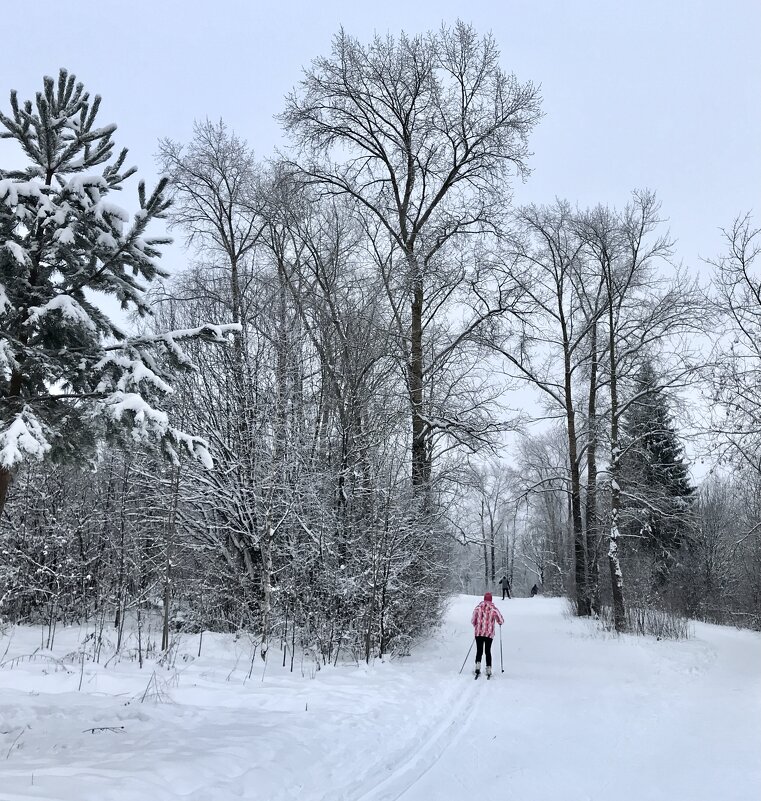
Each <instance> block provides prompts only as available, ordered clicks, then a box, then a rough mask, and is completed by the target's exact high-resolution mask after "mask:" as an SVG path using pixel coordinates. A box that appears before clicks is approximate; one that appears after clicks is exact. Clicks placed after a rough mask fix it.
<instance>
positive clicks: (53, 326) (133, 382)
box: [0, 70, 236, 514]
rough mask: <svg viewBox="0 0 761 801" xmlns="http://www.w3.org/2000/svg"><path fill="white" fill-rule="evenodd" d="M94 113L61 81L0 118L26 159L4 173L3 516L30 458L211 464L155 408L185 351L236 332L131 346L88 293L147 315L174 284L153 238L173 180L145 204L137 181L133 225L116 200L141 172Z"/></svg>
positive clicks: (213, 331) (174, 336) (84, 96)
mask: <svg viewBox="0 0 761 801" xmlns="http://www.w3.org/2000/svg"><path fill="white" fill-rule="evenodd" d="M100 102H101V99H100V97H99V96H97V95H96V96H95V97H94V98H93V99H92V100H91V98H90V95H89V93H88V92H86V91H85V89H84V87H83V85H82V84H81V83H78V82H77V81H76V79H75V76H74V75H69V74H68V72H67V71H66V70H61V71H60V74H59V76H58V80H57V81H56V80H54V79H53V78H50V77H46V78H45V79H44V87H43V90H42V91H41V92H38V93H37V94H36V97H35V99H34V101H31V100H27V101H25V102H24V103H23V104H20V102H19V99H18V97H17V94H16V92H15V91H12V92H11V97H10V104H11V113H10V116H7V115H6V114H4V113H1V112H0V136H2V137H3V138H6V139H14V140H16V141H17V142H18V144H19V145H20V146H21V148H22V150H23V152H24V154H25V155H26V157H27V158H28V161H29V163H28V166H26V167H25V168H24V169H21V170H2V169H0V514H1V513H2V509H3V506H4V503H5V498H6V495H7V490H8V487H9V484H10V481H11V478H12V473H13V471H14V469H15V468H16V467H17V466H18V465H19V464H20V463H21V462H23V461H24V460H25V459H27V458H29V457H35V458H38V459H39V458H45V457H49V458H58V459H64V460H68V461H71V460H74V461H80V462H81V461H84V460H86V459H87V458H88V457H90V456H91V455H92V454H93V452H94V449H95V446H96V444H97V442H98V441H99V440H101V439H102V438H111V439H117V440H122V441H124V440H128V441H138V442H145V443H149V442H150V443H154V444H161V445H162V447H163V449H164V451H165V452H166V453H167V454H168V455H169V456H170V457H171V458H172V459H175V460H176V459H177V458H178V454H177V449H178V448H179V449H181V450H185V451H187V452H189V453H190V454H192V455H193V456H195V457H197V458H199V459H201V460H203V461H205V462H206V463H210V461H211V460H210V456H209V453H208V450H207V447H206V444H205V442H204V440H202V439H200V438H199V437H195V436H191V435H188V434H185V433H183V432H182V431H180V430H178V429H177V428H174V427H173V426H172V425H171V424H170V422H169V419H168V417H167V415H166V413H165V412H163V411H161V410H160V409H159V408H158V407H157V405H156V404H157V402H158V401H159V400H160V398H161V396H162V395H165V394H166V393H168V392H170V391H171V387H170V385H169V383H168V380H169V379H170V378H171V375H172V373H173V371H175V370H176V369H181V368H185V369H187V368H190V367H191V364H190V362H189V360H188V358H187V357H186V355H185V354H184V352H183V350H182V348H181V346H180V342H181V340H182V339H185V338H188V337H202V338H205V339H208V340H212V341H218V342H223V341H226V334H227V332H228V331H229V330H232V329H234V328H236V326H229V325H228V326H225V325H221V326H217V325H205V326H201V327H199V328H194V329H190V330H184V331H173V332H167V333H164V334H160V335H149V336H140V337H132V338H130V337H127V336H126V335H125V334H124V333H123V332H122V331H121V330H120V329H119V328H118V327H117V326H116V325H115V324H114V322H113V321H112V320H111V319H109V317H108V316H107V315H106V314H105V313H104V312H103V311H102V309H100V308H99V306H98V305H97V302H96V298H97V295H95V294H93V293H100V294H101V295H107V296H111V297H112V298H115V299H116V300H117V301H118V302H119V303H120V304H121V306H122V308H124V309H130V310H134V311H137V313H138V314H140V315H146V314H149V313H150V309H149V307H148V304H147V302H146V299H145V290H146V288H147V287H148V286H149V285H150V283H151V282H152V281H154V280H155V279H157V278H159V277H162V276H164V275H165V274H166V273H165V272H164V271H163V270H162V268H161V267H160V266H159V262H158V259H159V257H160V246H161V245H164V244H167V243H168V241H169V240H167V239H165V238H160V237H159V238H157V237H153V236H149V235H148V234H147V229H148V226H149V224H150V223H151V222H152V221H153V220H156V219H159V218H161V217H162V216H163V214H164V212H165V211H166V209H167V207H168V205H169V201H168V200H167V198H166V196H165V190H166V185H167V179H166V178H164V179H161V180H160V181H159V183H158V185H157V186H156V188H155V189H154V191H153V192H151V193H147V192H146V188H145V184H144V182H142V181H141V182H140V184H139V186H138V199H139V205H140V208H139V210H138V211H137V212H136V213H135V214H134V216H133V217H132V218H131V219H130V215H129V214H128V213H127V212H126V211H125V210H124V209H122V208H121V207H120V206H118V205H116V204H114V203H113V202H112V201H111V200H110V197H109V196H110V194H111V193H112V192H115V191H119V190H121V189H122V184H123V183H124V181H125V180H126V179H127V178H129V177H130V176H131V175H133V174H134V173H135V171H136V169H135V168H134V167H130V168H126V169H125V167H124V165H125V161H126V158H127V151H126V150H122V151H121V152H120V153H119V154H118V155H115V154H114V142H113V138H112V137H113V134H114V131H115V130H116V126H115V125H106V126H103V127H98V126H97V125H96V118H97V115H98V110H99V107H100ZM3 129H4V130H3Z"/></svg>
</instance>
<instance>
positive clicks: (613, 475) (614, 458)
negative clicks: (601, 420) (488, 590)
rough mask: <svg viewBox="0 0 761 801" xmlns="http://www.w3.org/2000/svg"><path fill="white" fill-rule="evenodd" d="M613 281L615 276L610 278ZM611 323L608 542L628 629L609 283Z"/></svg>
mask: <svg viewBox="0 0 761 801" xmlns="http://www.w3.org/2000/svg"><path fill="white" fill-rule="evenodd" d="M609 281H612V278H609ZM608 303H609V307H608V326H609V337H610V341H609V343H608V344H609V347H610V540H609V543H608V566H609V568H610V581H611V590H612V593H613V623H614V625H615V628H616V631H618V632H622V631H625V630H626V608H625V606H624V577H623V573H622V572H621V562H620V560H619V558H618V535H619V529H618V525H619V512H620V509H621V489H620V487H619V484H618V479H619V475H620V464H621V448H620V445H619V424H618V413H619V412H618V371H617V364H616V349H615V347H616V341H615V329H614V316H613V294H612V287H611V286H610V284H609V292H608Z"/></svg>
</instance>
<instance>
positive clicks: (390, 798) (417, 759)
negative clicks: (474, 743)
mask: <svg viewBox="0 0 761 801" xmlns="http://www.w3.org/2000/svg"><path fill="white" fill-rule="evenodd" d="M466 680H467V676H466ZM477 684H478V682H476V681H473V680H472V679H471V681H470V689H469V690H467V691H465V692H463V693H461V694H460V697H459V699H458V701H457V702H456V705H455V707H454V714H452V715H448V716H447V719H446V720H445V721H444V722H443V723H442V724H440V725H439V726H438V727H437V730H435V731H434V733H433V734H432V735H431V736H430V737H429V739H428V740H427V741H426V742H425V743H424V744H423V745H421V746H420V747H419V748H416V749H415V750H414V751H413V752H412V753H411V754H409V756H407V757H406V758H405V759H404V760H403V761H402V762H401V764H400V765H399V766H398V767H397V768H396V769H395V770H394V771H393V772H392V773H391V774H390V775H388V776H386V777H385V778H383V779H382V780H381V781H380V782H378V783H377V784H376V785H375V786H374V787H372V788H370V789H369V790H367V791H365V792H364V793H363V794H362V795H360V796H358V797H356V799H355V801H397V799H399V798H401V797H402V796H403V795H405V793H407V791H408V790H410V789H411V788H412V787H414V786H415V784H417V782H418V781H419V780H420V779H421V778H422V777H423V776H425V774H426V773H428V771H429V770H431V768H433V767H434V766H435V765H436V763H437V762H438V761H439V760H440V759H441V757H442V755H443V754H444V753H445V752H446V751H447V750H448V749H449V748H450V747H451V746H452V745H454V744H455V743H457V742H458V741H459V739H460V738H461V737H462V735H463V733H464V732H465V731H466V730H467V728H468V724H469V723H470V721H471V719H472V718H473V716H474V715H475V714H476V711H477V710H478V708H479V707H480V705H481V703H482V702H481V700H480V699H477V700H474V696H476V695H477V694H478V689H477V687H476V685H477ZM481 694H483V691H482V692H481Z"/></svg>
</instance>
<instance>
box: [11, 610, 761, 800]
mask: <svg viewBox="0 0 761 801" xmlns="http://www.w3.org/2000/svg"><path fill="white" fill-rule="evenodd" d="M478 600H479V599H477V598H475V597H468V596H460V597H458V598H455V599H454V600H453V602H452V604H451V607H450V610H449V613H448V615H447V619H446V621H445V624H444V626H443V627H442V629H441V630H440V631H438V632H436V634H435V635H434V636H433V637H432V638H431V639H430V640H429V641H428V642H425V643H422V644H421V645H420V646H419V647H418V648H417V649H416V651H415V653H414V654H413V656H411V657H409V658H407V659H404V660H398V661H393V662H391V663H385V664H376V665H374V666H372V667H370V668H368V667H365V666H356V665H344V666H340V665H339V666H338V667H337V668H329V669H323V670H321V671H319V672H317V673H313V672H312V671H310V670H309V668H308V667H306V666H305V668H304V670H303V671H302V670H301V669H297V671H296V672H294V673H290V672H289V671H288V670H287V669H283V668H282V667H281V666H280V665H279V664H276V662H279V661H280V660H279V659H278V656H279V655H278V654H277V653H276V654H275V659H273V660H272V661H271V663H270V664H269V665H268V666H267V669H266V672H265V673H262V667H263V666H262V665H261V664H260V663H256V664H255V665H254V669H253V672H252V674H251V678H249V672H250V670H251V667H250V663H249V653H250V646H249V645H248V644H247V643H245V642H243V640H238V639H235V638H233V637H231V636H221V635H215V636H212V635H209V634H207V635H206V636H205V638H204V646H203V656H202V657H201V658H200V659H199V658H197V651H198V640H197V638H194V637H189V638H187V639H186V640H185V641H184V642H182V643H181V644H180V646H179V649H178V650H179V658H178V660H177V666H176V667H175V668H173V669H167V668H161V667H158V666H154V665H149V666H147V667H146V668H144V669H143V670H140V669H139V668H138V667H137V665H136V664H135V663H134V662H133V661H130V660H129V659H123V660H122V661H121V662H116V661H113V662H111V663H110V664H109V665H108V666H105V665H94V664H92V663H84V665H81V664H78V663H77V662H76V661H72V660H71V659H69V660H67V659H66V658H63V659H61V657H65V654H66V653H67V652H70V651H71V650H72V647H73V645H75V644H76V642H77V638H78V637H80V636H81V632H79V631H77V630H75V629H71V630H69V629H67V630H65V631H64V632H62V633H61V634H60V635H59V640H58V642H59V647H58V648H57V653H56V657H57V659H56V660H55V661H54V660H53V659H52V658H51V657H52V656H53V655H52V654H51V655H45V654H42V653H40V652H37V653H36V654H34V655H33V656H34V658H27V657H28V655H30V654H32V652H33V651H34V649H35V643H34V640H35V639H36V643H37V644H39V630H33V629H21V628H17V629H10V630H9V631H8V632H6V634H5V635H4V637H3V638H0V654H2V653H5V657H4V659H3V660H0V663H1V664H0V801H22V799H23V801H28V800H29V799H38V801H39V799H45V800H46V801H74V799H76V801H90V800H92V801H96V799H97V801H138V799H140V801H177V800H178V799H184V801H228V800H231V799H258V800H259V801H285V800H286V799H299V801H396V799H399V800H400V801H424V799H436V800H437V801H460V799H470V798H476V797H479V798H512V799H531V801H559V799H563V801H592V800H593V801H598V799H599V800H600V801H603V800H604V801H609V799H616V801H659V800H660V799H663V801H709V799H710V801H716V799H721V801H757V799H758V798H760V797H761V635H758V634H755V633H751V632H741V631H735V630H733V629H728V628H722V627H717V626H704V625H697V626H696V632H695V634H696V636H695V637H694V638H693V639H691V640H690V641H688V642H685V643H672V642H655V641H653V640H645V639H641V638H634V637H622V638H616V637H612V636H608V635H603V634H601V633H600V632H599V630H597V628H596V627H595V625H594V624H592V623H591V622H585V621H580V620H576V619H573V618H571V617H570V616H569V615H567V614H565V612H564V609H565V604H564V602H562V601H560V600H555V599H543V598H533V599H521V600H514V601H505V602H500V601H498V602H497V604H498V606H499V607H500V608H501V609H502V611H503V613H504V615H505V626H504V628H503V646H504V662H505V672H504V674H502V673H500V671H499V641H498V640H497V641H495V645H494V657H495V677H494V678H493V679H492V680H491V681H489V682H487V681H486V679H485V678H482V679H479V681H477V682H476V681H473V678H472V675H471V674H470V672H469V671H470V669H471V666H472V665H471V662H472V655H471V659H470V660H469V663H468V666H467V668H466V670H465V671H463V673H462V675H458V673H457V671H458V670H459V668H460V665H461V664H462V661H463V658H464V657H465V653H466V651H467V649H468V646H469V644H470V641H471V627H470V624H469V620H470V613H471V611H472V609H473V606H474V605H475V604H476V603H477V601H478ZM14 657H20V658H17V659H14ZM80 670H82V674H81V676H80ZM80 681H81V683H82V689H81V691H79V690H78V687H79V684H80ZM146 691H147V692H146ZM93 727H94V728H96V731H95V732H91V731H90V728H93ZM99 727H104V728H103V729H100V728H99ZM108 727H115V728H108ZM119 727H123V728H119Z"/></svg>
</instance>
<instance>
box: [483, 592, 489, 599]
mask: <svg viewBox="0 0 761 801" xmlns="http://www.w3.org/2000/svg"><path fill="white" fill-rule="evenodd" d="M484 601H491V593H490V592H485V593H484Z"/></svg>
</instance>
